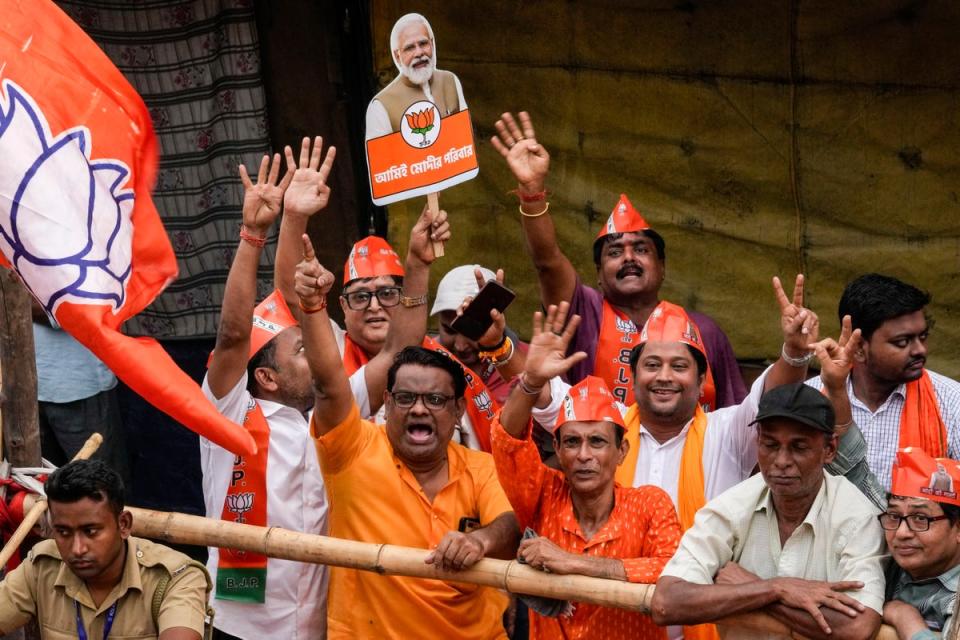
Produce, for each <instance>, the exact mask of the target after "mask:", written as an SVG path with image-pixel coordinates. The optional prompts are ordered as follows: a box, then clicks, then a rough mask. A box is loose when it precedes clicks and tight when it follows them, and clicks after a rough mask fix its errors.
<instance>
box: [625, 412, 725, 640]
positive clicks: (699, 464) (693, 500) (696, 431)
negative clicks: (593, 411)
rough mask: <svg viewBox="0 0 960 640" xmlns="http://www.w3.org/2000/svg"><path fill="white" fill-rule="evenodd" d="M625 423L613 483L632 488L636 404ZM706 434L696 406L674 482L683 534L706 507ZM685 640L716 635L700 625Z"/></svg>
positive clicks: (710, 627) (703, 414)
mask: <svg viewBox="0 0 960 640" xmlns="http://www.w3.org/2000/svg"><path fill="white" fill-rule="evenodd" d="M624 422H626V424H627V434H626V436H625V439H626V440H627V442H629V443H630V452H629V454H628V455H627V459H626V460H624V461H623V464H621V465H620V466H619V467H617V475H616V480H617V482H619V483H620V484H621V485H622V486H624V487H632V486H633V478H634V476H635V475H636V471H637V460H638V459H639V458H640V410H639V407H637V405H636V404H632V405H630V409H628V410H627V415H626V417H625V418H624ZM706 435H707V414H706V412H705V411H704V410H703V408H702V407H700V406H699V405H698V406H697V410H696V413H694V414H693V422H692V423H691V425H690V428H689V429H688V430H687V437H686V439H685V440H684V441H683V453H682V454H681V457H680V471H679V473H680V475H679V482H678V483H677V515H678V516H679V518H680V528H681V529H682V530H683V531H686V530H687V529H689V528H690V527H692V526H693V520H694V517H695V516H696V514H697V511H698V510H699V509H700V508H701V507H702V506H703V505H705V504H707V497H706V493H705V491H704V485H705V481H704V476H703V442H704V439H705V438H706ZM683 637H684V639H685V640H719V638H720V634H719V633H718V632H717V628H716V627H715V626H714V625H712V624H700V625H696V626H692V627H684V628H683Z"/></svg>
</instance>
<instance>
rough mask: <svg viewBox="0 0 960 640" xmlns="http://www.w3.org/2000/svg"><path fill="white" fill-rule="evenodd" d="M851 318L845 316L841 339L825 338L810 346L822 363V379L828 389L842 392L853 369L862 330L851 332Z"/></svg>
mask: <svg viewBox="0 0 960 640" xmlns="http://www.w3.org/2000/svg"><path fill="white" fill-rule="evenodd" d="M851 327H852V322H851V319H850V316H844V317H843V322H842V323H841V330H840V338H839V339H838V340H834V339H833V338H825V339H823V340H821V341H819V342H816V343H814V344H812V345H810V346H811V347H812V348H813V352H814V353H815V354H816V356H817V360H819V361H820V379H821V380H822V381H823V386H824V387H826V388H827V389H832V390H841V389H843V388H844V386H845V385H846V383H847V376H848V375H850V369H851V368H852V367H853V354H854V352H856V350H857V346H858V345H859V344H860V329H857V330H855V331H852V330H851Z"/></svg>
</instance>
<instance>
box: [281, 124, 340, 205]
mask: <svg viewBox="0 0 960 640" xmlns="http://www.w3.org/2000/svg"><path fill="white" fill-rule="evenodd" d="M322 151H323V138H321V137H320V136H317V137H316V138H314V139H313V145H311V144H310V138H304V139H303V142H301V144H300V164H299V166H298V165H297V163H296V162H295V161H294V159H293V149H291V148H290V147H289V146H288V147H285V148H284V150H283V152H284V155H286V157H287V175H288V176H292V178H293V179H292V180H291V181H290V186H289V187H288V188H287V193H286V195H284V197H283V208H284V211H286V212H288V213H295V214H301V215H306V216H312V215H313V214H314V213H316V212H317V211H320V210H321V209H323V208H324V207H326V206H327V203H328V202H329V201H330V187H329V186H328V185H327V177H328V176H329V175H330V169H331V168H332V167H333V160H334V158H336V157H337V148H336V147H329V148H328V149H327V155H326V156H325V157H324V158H323V164H320V156H321V154H322Z"/></svg>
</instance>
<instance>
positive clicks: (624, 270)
mask: <svg viewBox="0 0 960 640" xmlns="http://www.w3.org/2000/svg"><path fill="white" fill-rule="evenodd" d="M628 275H635V276H642V275H643V267H641V266H639V265H635V264H625V265H623V266H622V267H620V269H619V270H618V271H617V278H625V277H627V276H628Z"/></svg>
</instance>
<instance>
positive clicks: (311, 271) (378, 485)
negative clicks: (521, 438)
mask: <svg viewBox="0 0 960 640" xmlns="http://www.w3.org/2000/svg"><path fill="white" fill-rule="evenodd" d="M302 246H303V256H304V259H303V260H302V261H301V263H300V264H299V265H298V266H297V273H296V283H295V286H296V293H297V295H298V297H299V305H300V307H301V308H302V309H303V311H304V315H303V318H302V324H303V332H304V348H305V352H306V357H307V361H308V363H309V367H310V371H311V373H312V375H313V377H314V381H315V401H314V412H313V416H312V423H311V432H312V434H313V437H314V439H315V441H316V447H317V453H318V455H319V457H320V467H321V469H322V470H323V475H324V480H325V482H326V486H327V492H328V496H329V499H330V534H331V535H333V536H335V537H338V538H347V539H351V540H361V541H364V542H377V543H390V544H397V545H402V546H410V547H421V548H434V552H433V554H431V556H430V557H428V562H429V563H431V564H434V565H437V566H439V567H441V568H443V569H447V570H459V569H463V568H467V567H470V566H472V565H473V564H474V563H476V562H477V561H478V560H480V559H481V558H483V557H484V556H497V557H510V556H512V554H513V553H514V551H515V549H516V545H517V540H518V537H519V531H518V529H517V521H516V518H515V517H514V515H513V511H512V509H511V508H510V503H509V501H508V500H507V498H506V496H505V495H504V493H503V489H502V488H501V487H500V484H499V483H498V482H497V477H496V471H495V469H494V465H493V459H492V458H491V457H490V455H489V454H486V453H483V452H479V451H471V450H469V449H466V448H464V447H462V446H460V445H458V444H455V443H452V442H451V436H452V434H453V431H454V424H455V423H456V421H457V420H458V419H459V418H460V417H461V416H462V415H463V412H464V404H465V400H464V397H463V392H464V389H465V387H466V381H465V379H464V376H463V369H462V367H461V366H460V365H459V364H457V363H455V362H454V361H452V360H450V359H449V358H447V357H446V356H445V355H443V354H442V353H438V352H436V351H433V350H429V349H424V348H423V347H407V348H406V349H404V350H403V351H401V352H400V354H399V355H398V356H397V358H396V360H395V362H394V364H393V365H392V366H391V367H390V370H389V372H388V374H387V383H386V386H387V391H386V392H385V393H384V400H383V401H384V406H385V408H386V425H375V424H373V423H371V422H368V421H366V420H362V419H361V418H360V414H359V411H358V409H357V405H356V403H355V402H354V398H353V394H352V393H351V390H350V384H349V382H348V379H347V375H346V373H345V371H344V369H343V364H342V361H341V360H340V355H339V353H338V352H337V349H336V346H335V344H336V343H335V338H334V335H333V331H332V329H331V327H330V320H329V316H327V312H326V295H327V294H328V292H329V290H330V287H331V285H332V284H333V275H332V274H331V273H330V272H329V271H327V270H325V269H323V267H321V266H320V264H319V262H317V260H316V257H315V255H314V252H313V247H312V246H311V245H310V242H309V240H308V239H307V238H306V236H304V237H303V244H302ZM428 251H429V252H430V255H431V257H432V250H431V249H428ZM428 276H429V271H428V270H427V269H420V268H418V269H411V270H408V271H407V274H406V278H405V279H404V294H405V295H407V296H410V297H413V298H419V297H420V296H423V295H424V294H425V293H426V290H427V280H428ZM398 313H406V314H414V313H415V314H420V321H421V322H424V323H425V322H426V305H425V304H417V305H412V306H404V307H403V308H402V309H400V310H399V312H398ZM399 320H400V319H399V318H394V322H398V321H399ZM506 604H507V598H506V597H505V596H504V595H503V594H501V593H499V592H497V591H496V590H494V589H490V588H487V587H478V586H472V585H465V584H459V583H451V582H441V581H437V580H426V579H418V578H409V577H400V576H382V575H377V574H373V573H368V572H363V571H358V570H355V569H346V568H339V567H338V568H334V569H333V570H332V571H331V585H330V605H329V609H328V612H329V614H328V634H329V637H330V638H356V637H369V638H398V639H400V638H403V639H406V638H438V639H441V638H442V639H444V640H447V639H449V638H475V639H478V640H480V639H488V638H504V637H505V633H504V630H503V625H502V622H501V616H502V615H503V611H504V609H505V608H506Z"/></svg>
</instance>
